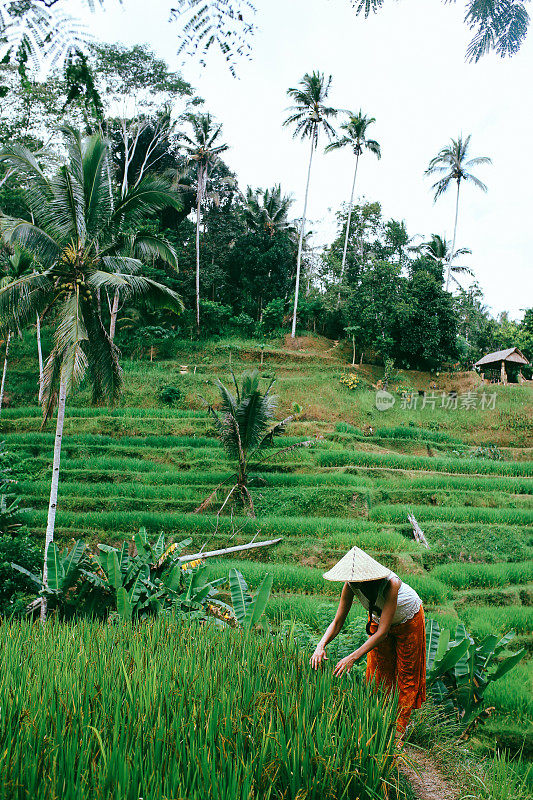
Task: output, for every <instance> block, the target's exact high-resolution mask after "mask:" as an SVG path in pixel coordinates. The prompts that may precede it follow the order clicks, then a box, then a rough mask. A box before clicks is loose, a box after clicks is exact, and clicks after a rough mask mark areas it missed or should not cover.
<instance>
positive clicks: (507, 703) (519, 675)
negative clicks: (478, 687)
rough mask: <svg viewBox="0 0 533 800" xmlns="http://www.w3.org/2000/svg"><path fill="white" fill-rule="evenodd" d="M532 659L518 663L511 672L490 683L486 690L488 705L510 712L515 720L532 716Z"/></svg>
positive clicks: (527, 718)
mask: <svg viewBox="0 0 533 800" xmlns="http://www.w3.org/2000/svg"><path fill="white" fill-rule="evenodd" d="M532 685H533V661H531V660H529V661H527V662H525V663H524V662H522V663H521V664H518V665H517V666H516V667H515V668H514V669H513V671H512V672H510V673H508V674H507V675H505V676H504V677H503V678H502V679H501V680H499V681H498V682H497V683H492V684H491V685H490V686H489V688H488V689H487V692H486V700H487V703H488V705H489V706H495V707H496V708H497V709H498V710H499V711H504V712H506V713H509V714H512V715H513V717H514V718H515V720H524V721H526V720H531V719H532V718H533V692H532V691H531V686H532Z"/></svg>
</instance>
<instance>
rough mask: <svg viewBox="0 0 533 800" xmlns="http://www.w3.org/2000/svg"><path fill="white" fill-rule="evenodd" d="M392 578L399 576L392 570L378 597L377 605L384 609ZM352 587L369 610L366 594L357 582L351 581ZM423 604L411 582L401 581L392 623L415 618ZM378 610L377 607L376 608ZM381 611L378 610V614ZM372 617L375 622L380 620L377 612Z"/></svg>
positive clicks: (395, 623) (396, 623)
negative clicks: (387, 590)
mask: <svg viewBox="0 0 533 800" xmlns="http://www.w3.org/2000/svg"><path fill="white" fill-rule="evenodd" d="M391 578H398V576H397V575H396V573H395V572H390V573H389V577H388V578H387V579H385V580H384V581H383V583H382V585H381V587H380V590H379V592H378V596H377V599H376V606H378V609H383V606H384V605H385V602H386V598H385V592H386V589H387V587H388V581H389V580H390V579H391ZM350 589H351V590H352V592H353V593H354V595H355V596H356V597H357V599H358V600H359V601H360V603H361V604H362V605H363V607H364V608H366V610H367V611H368V610H369V602H368V599H367V598H366V597H365V595H364V594H363V593H362V592H361V590H360V589H359V588H358V586H357V584H354V583H350ZM421 605H422V600H421V599H420V597H419V596H418V595H417V593H416V592H415V590H414V589H412V588H411V587H410V586H409V584H407V583H404V582H403V581H401V583H400V588H399V589H398V603H397V606H396V611H395V612H394V616H393V618H392V623H391V624H392V625H398V624H399V623H402V622H407V621H408V620H410V619H413V617H414V615H415V614H416V613H418V611H419V610H420V606H421ZM376 610H377V609H376ZM379 613H380V612H379V611H378V614H379ZM372 619H373V620H374V622H379V616H378V615H377V614H372Z"/></svg>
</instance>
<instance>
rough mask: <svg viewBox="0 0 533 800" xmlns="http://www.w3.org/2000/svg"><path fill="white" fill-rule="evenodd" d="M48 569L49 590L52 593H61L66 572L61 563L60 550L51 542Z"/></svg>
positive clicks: (48, 552) (47, 559) (48, 553)
mask: <svg viewBox="0 0 533 800" xmlns="http://www.w3.org/2000/svg"><path fill="white" fill-rule="evenodd" d="M46 568H47V570H48V588H49V589H50V591H52V592H59V591H60V590H61V585H62V583H63V578H64V577H65V570H64V569H63V564H62V563H61V556H60V554H59V548H58V546H57V545H56V543H55V542H50V544H49V545H48V551H47V553H46Z"/></svg>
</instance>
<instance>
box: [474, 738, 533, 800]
mask: <svg viewBox="0 0 533 800" xmlns="http://www.w3.org/2000/svg"><path fill="white" fill-rule="evenodd" d="M532 772H533V768H532V766H531V764H527V763H524V765H523V767H522V764H521V762H520V761H518V762H517V761H513V760H512V759H511V757H510V756H509V755H507V753H506V752H505V750H503V751H501V752H500V751H497V752H496V753H495V755H494V758H493V759H491V760H490V761H489V762H488V763H486V764H485V769H484V772H483V775H477V774H475V773H474V775H473V776H472V781H473V782H472V785H471V786H472V788H471V793H470V794H467V795H464V800H530V798H531V788H532Z"/></svg>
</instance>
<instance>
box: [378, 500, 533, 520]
mask: <svg viewBox="0 0 533 800" xmlns="http://www.w3.org/2000/svg"><path fill="white" fill-rule="evenodd" d="M409 513H412V514H414V515H415V517H416V518H417V520H418V521H419V522H420V521H421V520H426V519H431V520H445V521H446V522H499V523H503V524H506V525H529V524H532V523H533V509H529V508H478V507H475V508H471V507H465V506H456V507H453V506H417V505H409V506H400V505H396V504H392V505H387V504H382V505H378V506H374V508H372V509H371V511H370V519H373V520H376V521H379V522H402V521H403V520H405V519H407V514H409Z"/></svg>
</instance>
